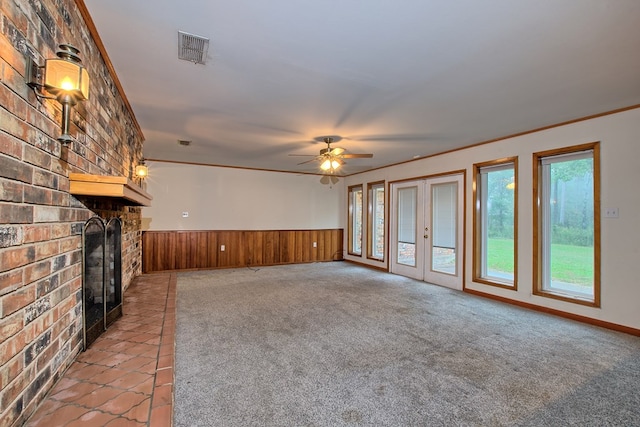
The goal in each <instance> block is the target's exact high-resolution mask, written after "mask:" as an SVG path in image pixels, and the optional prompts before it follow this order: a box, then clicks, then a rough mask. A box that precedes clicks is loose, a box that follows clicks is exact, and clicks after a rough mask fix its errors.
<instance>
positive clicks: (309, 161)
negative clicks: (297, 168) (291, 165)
mask: <svg viewBox="0 0 640 427" xmlns="http://www.w3.org/2000/svg"><path fill="white" fill-rule="evenodd" d="M315 161H316V159H311V160H307V161H306V162H302V163H298V164H299V165H304V164H305V163H311V162H315Z"/></svg>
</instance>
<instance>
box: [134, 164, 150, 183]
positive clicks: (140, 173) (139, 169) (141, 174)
mask: <svg viewBox="0 0 640 427" xmlns="http://www.w3.org/2000/svg"><path fill="white" fill-rule="evenodd" d="M136 176H137V177H138V178H141V179H145V178H146V177H147V176H149V168H148V167H147V165H145V163H144V159H141V160H140V164H139V165H138V166H136Z"/></svg>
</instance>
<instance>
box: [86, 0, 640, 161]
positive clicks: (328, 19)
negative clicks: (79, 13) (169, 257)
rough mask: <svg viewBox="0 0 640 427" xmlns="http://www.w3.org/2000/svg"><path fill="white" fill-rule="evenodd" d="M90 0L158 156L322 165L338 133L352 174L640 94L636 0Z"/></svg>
mask: <svg viewBox="0 0 640 427" xmlns="http://www.w3.org/2000/svg"><path fill="white" fill-rule="evenodd" d="M85 3H86V5H87V8H88V10H89V12H90V14H91V16H92V17H93V19H94V22H95V25H96V27H97V29H98V32H99V34H100V36H101V38H102V40H103V42H104V45H105V46H106V49H107V52H108V54H109V56H110V58H111V61H112V63H113V65H114V67H115V69H116V72H117V74H118V77H119V79H120V81H121V83H122V86H123V87H124V90H125V92H126V95H127V97H128V99H129V102H130V103H131V105H132V107H133V110H134V112H135V114H136V117H137V119H138V121H139V123H140V125H141V127H142V129H143V132H144V135H145V138H146V142H145V148H144V151H145V156H146V157H147V158H151V159H163V160H176V161H185V162H197V163H208V164H216V165H227V166H240V167H247V168H260V169H271V170H282V171H292V172H317V171H319V169H318V165H317V164H316V163H315V162H312V163H308V164H303V165H298V163H300V162H302V161H304V160H307V158H305V157H292V156H288V154H318V151H319V150H320V149H321V148H324V145H323V144H322V143H321V142H318V140H321V138H322V137H323V136H327V135H336V136H339V137H341V138H342V140H341V141H340V142H339V143H337V144H334V145H335V146H339V147H343V148H345V149H346V150H347V152H348V153H373V154H374V156H373V158H371V159H349V160H347V164H346V165H345V167H344V170H343V173H345V174H351V173H356V172H360V171H364V170H368V169H372V168H375V167H380V166H385V165H389V164H394V163H398V162H403V161H406V160H411V159H412V158H414V156H426V155H430V154H434V153H439V152H443V151H446V150H450V149H454V148H458V147H464V146H468V145H471V144H475V143H478V142H482V141H487V140H491V139H494V138H499V137H503V136H507V135H511V134H515V133H520V132H524V131H528V130H533V129H536V128H540V127H544V126H548V125H553V124H557V123H560V122H564V121H569V120H572V119H577V118H581V117H585V116H589V115H593V114H598V113H602V112H606V111H609V110H613V109H617V108H622V107H628V106H631V105H636V104H640V1H638V0H518V1H514V0H483V1H478V0H269V1H264V0H226V1H221V0H155V1H153V2H151V3H150V2H147V1H141V0H109V1H105V0H85ZM179 30H181V31H186V32H188V33H192V34H196V35H199V36H204V37H207V38H209V39H210V45H209V53H208V59H207V63H206V65H197V64H193V63H189V62H186V61H183V60H179V59H178V58H177V51H178V31H179ZM178 140H191V141H193V142H192V145H191V146H189V147H184V146H181V145H179V144H178Z"/></svg>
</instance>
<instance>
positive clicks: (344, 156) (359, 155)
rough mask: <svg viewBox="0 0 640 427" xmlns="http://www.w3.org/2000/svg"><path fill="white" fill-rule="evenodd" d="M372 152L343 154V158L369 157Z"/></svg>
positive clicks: (371, 155)
mask: <svg viewBox="0 0 640 427" xmlns="http://www.w3.org/2000/svg"><path fill="white" fill-rule="evenodd" d="M372 157H373V154H343V155H342V158H343V159H370V158H372Z"/></svg>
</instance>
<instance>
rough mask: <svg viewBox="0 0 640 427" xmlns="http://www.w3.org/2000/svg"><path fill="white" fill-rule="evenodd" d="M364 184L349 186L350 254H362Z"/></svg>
mask: <svg viewBox="0 0 640 427" xmlns="http://www.w3.org/2000/svg"><path fill="white" fill-rule="evenodd" d="M362 214H363V211H362V186H361V185H358V186H355V187H349V231H348V232H349V254H351V255H362Z"/></svg>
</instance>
